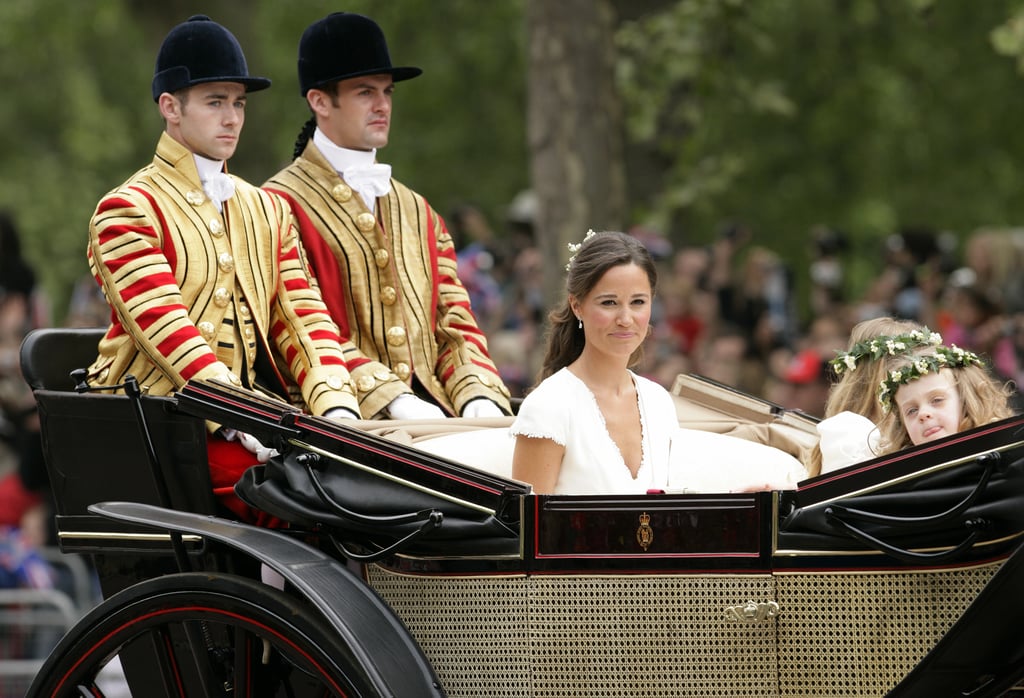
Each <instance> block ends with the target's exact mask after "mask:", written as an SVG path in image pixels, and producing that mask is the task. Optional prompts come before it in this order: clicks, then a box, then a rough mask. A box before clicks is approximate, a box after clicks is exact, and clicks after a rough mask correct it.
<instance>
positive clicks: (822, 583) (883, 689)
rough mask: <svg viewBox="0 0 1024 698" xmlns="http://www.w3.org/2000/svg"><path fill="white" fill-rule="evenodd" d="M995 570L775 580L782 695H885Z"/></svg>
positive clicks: (989, 567) (822, 697) (799, 576)
mask: <svg viewBox="0 0 1024 698" xmlns="http://www.w3.org/2000/svg"><path fill="white" fill-rule="evenodd" d="M998 567H999V564H998V563H996V564H992V565H986V566H982V567H975V568H970V569H961V570H945V571H936V570H931V571H916V572H912V571H908V572H884V573H883V572H879V573H859V574H854V573H850V574H823V573H814V574H797V575H788V574H785V575H782V574H780V575H777V576H776V590H777V593H778V602H779V606H780V607H781V609H782V611H781V614H780V615H779V617H778V619H777V620H778V631H779V649H778V654H779V686H780V690H779V695H781V696H793V697H797V696H800V697H807V698H811V697H813V698H827V697H830V696H834V697H836V698H857V697H859V696H864V697H871V698H874V697H875V696H882V695H885V694H886V693H887V692H888V691H889V690H890V689H891V688H892V687H893V686H895V685H896V684H897V683H899V681H900V680H901V679H903V677H904V676H905V675H906V674H907V673H909V672H910V670H911V669H913V668H914V666H915V665H916V664H917V663H918V662H919V661H920V660H921V659H922V658H923V657H924V655H925V654H927V653H928V652H929V651H930V650H931V649H932V647H934V646H935V643H936V642H938V641H939V639H940V638H941V637H942V636H943V635H944V634H945V633H946V632H947V631H948V630H949V629H950V627H952V625H953V623H955V622H956V620H957V619H958V618H959V617H960V616H961V615H962V614H963V612H964V610H965V609H966V608H967V606H968V605H970V603H971V601H972V600H973V599H974V597H975V596H977V594H978V592H979V591H981V588H982V587H983V586H985V584H986V583H987V582H988V580H989V579H991V577H992V575H993V574H995V572H996V570H997V569H998Z"/></svg>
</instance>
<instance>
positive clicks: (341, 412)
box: [324, 407, 362, 422]
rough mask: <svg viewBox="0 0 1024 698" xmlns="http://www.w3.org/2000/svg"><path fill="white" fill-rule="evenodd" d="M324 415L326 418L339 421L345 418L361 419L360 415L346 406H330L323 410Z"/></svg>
mask: <svg viewBox="0 0 1024 698" xmlns="http://www.w3.org/2000/svg"><path fill="white" fill-rule="evenodd" d="M324 417H326V418H327V419H333V420H334V421H336V422H341V421H344V420H346V419H362V417H360V416H359V415H358V414H356V413H355V412H353V411H352V410H350V409H349V408H347V407H332V408H331V409H329V410H327V411H326V412H324Z"/></svg>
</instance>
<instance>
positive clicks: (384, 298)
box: [380, 286, 398, 305]
mask: <svg viewBox="0 0 1024 698" xmlns="http://www.w3.org/2000/svg"><path fill="white" fill-rule="evenodd" d="M380 300H381V302H382V303H384V305H394V304H395V301H397V300H398V291H396V290H395V289H394V288H393V287H392V286H385V287H384V288H382V289H381V290H380Z"/></svg>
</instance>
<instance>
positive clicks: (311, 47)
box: [299, 12, 423, 97]
mask: <svg viewBox="0 0 1024 698" xmlns="http://www.w3.org/2000/svg"><path fill="white" fill-rule="evenodd" d="M422 72H423V71H422V70H420V69H419V68H412V67H396V66H393V65H391V55H390V54H389V53H388V45H387V42H386V41H385V40H384V32H383V31H381V28H380V27H379V26H378V25H377V23H376V22H374V21H373V20H372V19H370V18H369V17H364V16H363V15H359V14H355V13H353V12H334V13H332V14H329V15H327V16H326V17H324V18H323V19H321V20H318V21H316V22H314V23H313V24H311V25H309V26H308V27H307V28H306V31H304V32H303V33H302V39H301V40H300V41H299V89H300V90H301V92H302V96H303V97H305V96H306V93H307V92H309V91H310V90H311V89H313V88H315V87H322V86H324V85H326V84H327V83H330V82H335V81H336V80H346V79H348V78H354V77H358V76H360V75H380V74H385V73H387V74H390V75H391V77H392V78H393V79H394V80H395V82H398V81H399V80H408V79H409V78H414V77H416V76H417V75H419V74H420V73H422Z"/></svg>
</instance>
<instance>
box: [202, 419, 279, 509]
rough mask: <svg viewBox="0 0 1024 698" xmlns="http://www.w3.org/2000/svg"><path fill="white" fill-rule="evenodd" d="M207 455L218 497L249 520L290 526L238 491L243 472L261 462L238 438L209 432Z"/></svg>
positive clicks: (222, 502)
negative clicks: (233, 438)
mask: <svg viewBox="0 0 1024 698" xmlns="http://www.w3.org/2000/svg"><path fill="white" fill-rule="evenodd" d="M206 454H207V459H208V460H209V463H210V481H211V482H212V483H213V494H214V496H215V497H216V498H217V500H218V501H219V502H220V503H221V504H222V505H224V506H225V507H227V508H228V509H229V510H231V512H232V513H234V514H235V515H236V516H238V518H239V519H241V520H242V521H245V522H246V523H251V524H255V525H256V526H264V527H267V528H284V527H286V526H287V525H288V523H287V522H286V521H282V520H281V519H278V518H277V517H274V516H271V515H270V514H268V513H266V512H264V511H260V510H259V509H254V508H253V507H250V506H249V505H248V504H246V503H245V502H243V501H242V500H241V499H239V498H238V495H236V494H235V483H236V482H238V480H239V479H240V478H241V477H242V473H244V472H245V471H246V470H248V469H249V468H251V467H252V466H254V465H260V463H259V462H257V460H256V456H255V455H254V454H252V453H251V452H250V451H248V450H247V449H246V448H245V447H244V446H242V444H240V443H238V442H237V441H226V440H225V439H224V438H223V437H220V436H217V435H214V434H207V437H206Z"/></svg>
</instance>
